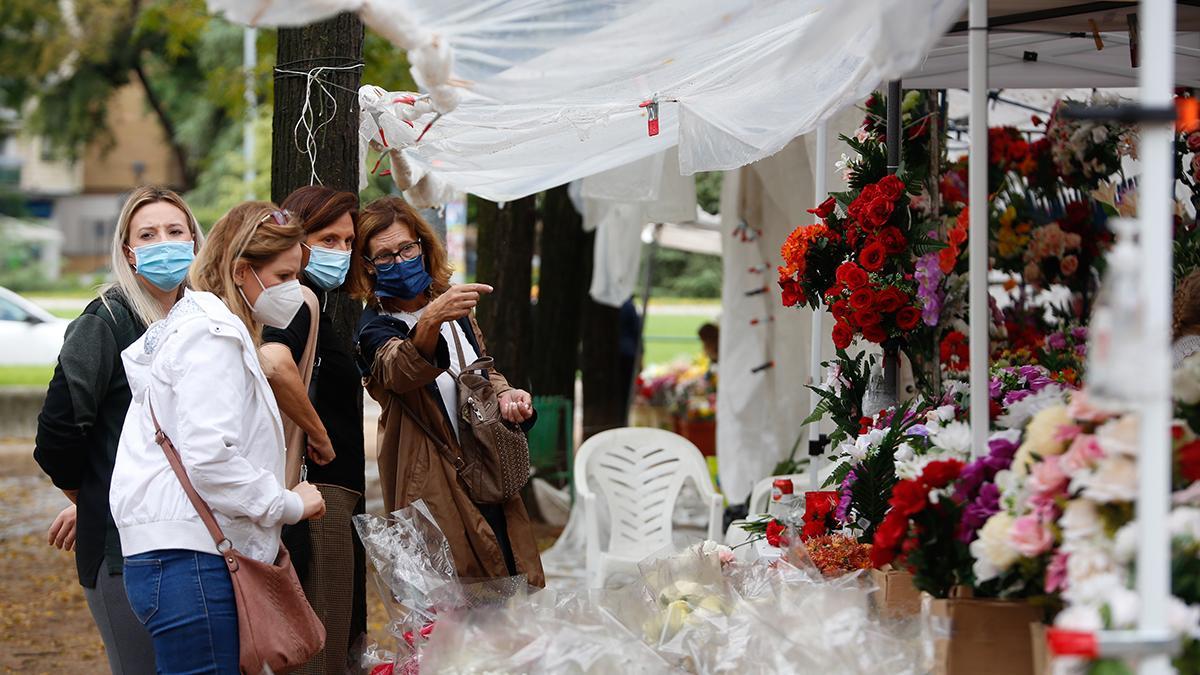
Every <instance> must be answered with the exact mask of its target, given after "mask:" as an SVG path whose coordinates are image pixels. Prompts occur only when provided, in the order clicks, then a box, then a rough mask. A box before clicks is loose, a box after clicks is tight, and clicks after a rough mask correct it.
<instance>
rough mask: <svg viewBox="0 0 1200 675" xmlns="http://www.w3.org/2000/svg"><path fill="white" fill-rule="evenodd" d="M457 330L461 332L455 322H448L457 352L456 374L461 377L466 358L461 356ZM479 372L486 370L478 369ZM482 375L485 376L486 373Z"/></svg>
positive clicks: (461, 350)
mask: <svg viewBox="0 0 1200 675" xmlns="http://www.w3.org/2000/svg"><path fill="white" fill-rule="evenodd" d="M456 327H457V328H458V330H455V328H456ZM459 330H462V326H460V325H458V322H457V321H451V322H450V335H451V336H452V337H453V338H454V349H455V350H456V351H457V352H458V372H459V374H460V375H461V374H462V373H463V372H465V371H466V370H467V357H466V356H464V355H463V348H462V340H460V339H459V337H458V331H459ZM472 365H475V364H472ZM472 370H474V369H472ZM479 370H482V371H486V370H487V369H486V368H480V369H479ZM484 374H485V375H486V372H485V373H484Z"/></svg>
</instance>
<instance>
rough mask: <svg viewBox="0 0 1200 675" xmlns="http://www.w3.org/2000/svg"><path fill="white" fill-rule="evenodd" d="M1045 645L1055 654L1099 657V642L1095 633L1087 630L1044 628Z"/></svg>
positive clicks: (1089, 657) (1090, 657)
mask: <svg viewBox="0 0 1200 675" xmlns="http://www.w3.org/2000/svg"><path fill="white" fill-rule="evenodd" d="M1046 646H1047V647H1048V648H1049V649H1050V653H1052V654H1054V655H1056V656H1079V657H1083V658H1085V659H1096V658H1099V657H1100V644H1099V642H1098V641H1097V640H1096V634H1095V633H1090V632H1087V631H1079V630H1065V629H1062V628H1048V629H1046Z"/></svg>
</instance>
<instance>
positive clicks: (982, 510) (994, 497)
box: [957, 483, 1000, 544]
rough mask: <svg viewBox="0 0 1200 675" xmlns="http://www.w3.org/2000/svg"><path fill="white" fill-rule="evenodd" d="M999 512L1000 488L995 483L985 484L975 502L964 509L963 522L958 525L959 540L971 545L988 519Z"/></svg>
mask: <svg viewBox="0 0 1200 675" xmlns="http://www.w3.org/2000/svg"><path fill="white" fill-rule="evenodd" d="M999 512H1000V488H998V487H996V484H995V483H984V484H983V486H982V487H981V488H979V496H978V497H977V498H976V499H975V501H973V502H971V503H970V504H967V506H966V508H965V509H963V515H962V520H960V521H959V523H958V535H957V536H958V540H959V541H961V542H962V543H964V544H969V543H971V541H973V540H974V539H975V534H976V533H977V532H979V528H981V527H983V525H984V523H986V522H987V520H988V518H991V517H992V516H994V515H996V514H997V513H999Z"/></svg>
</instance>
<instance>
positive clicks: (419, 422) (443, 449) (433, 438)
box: [395, 394, 466, 471]
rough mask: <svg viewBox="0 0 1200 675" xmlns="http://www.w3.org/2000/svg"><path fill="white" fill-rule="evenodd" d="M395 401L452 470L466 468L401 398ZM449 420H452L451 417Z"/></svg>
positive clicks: (398, 397) (397, 396)
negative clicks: (435, 447)
mask: <svg viewBox="0 0 1200 675" xmlns="http://www.w3.org/2000/svg"><path fill="white" fill-rule="evenodd" d="M395 399H396V402H397V403H399V404H400V408H401V409H402V410H403V411H404V413H405V414H407V415H408V417H409V419H411V420H412V421H413V422H414V423H416V425H417V427H418V428H420V429H421V431H423V432H424V433H425V435H426V436H428V437H429V440H431V441H433V444H434V445H435V446H437V449H438V452H440V453H442V454H443V455H445V456H446V459H448V460H450V463H451V464H453V465H454V470H455V471H462V469H463V467H464V466H466V463H465V462H463V458H462V457H461V456H455V455H454V453H452V452H450V446H449V445H447V444H446V442H445V441H443V440H442V439H440V438H438V436H437V434H435V433H433V430H432V429H430V428H429V425H428V424H425V421H424V420H422V419H421V418H420V417H419V416H418V415H417V414H416V413H415V412H413V409H412V408H410V407H408V404H407V403H405V402H404V399H403V398H400V395H399V394H397V395H396V396H395ZM451 419H452V420H453V417H452V418H451Z"/></svg>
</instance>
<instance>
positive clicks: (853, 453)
mask: <svg viewBox="0 0 1200 675" xmlns="http://www.w3.org/2000/svg"><path fill="white" fill-rule="evenodd" d="M847 445H848V446H849V447H848V448H847V449H846V454H847V455H849V456H850V458H851V459H853V460H854V461H856V462H861V461H863V460H864V459H866V458H867V450H868V448H867V446H865V445H859V444H858V443H854V444H847Z"/></svg>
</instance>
